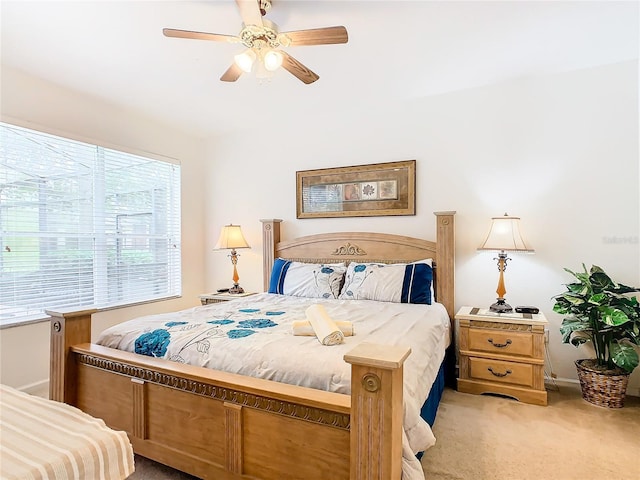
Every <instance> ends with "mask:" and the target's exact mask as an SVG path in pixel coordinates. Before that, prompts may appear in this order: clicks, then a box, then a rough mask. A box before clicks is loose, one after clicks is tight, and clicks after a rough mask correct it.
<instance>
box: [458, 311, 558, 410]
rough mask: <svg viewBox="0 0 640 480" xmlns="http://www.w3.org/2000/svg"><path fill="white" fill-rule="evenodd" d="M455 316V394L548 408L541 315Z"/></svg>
mask: <svg viewBox="0 0 640 480" xmlns="http://www.w3.org/2000/svg"><path fill="white" fill-rule="evenodd" d="M455 318H456V320H457V321H458V326H459V338H460V374H459V377H458V391H460V392H465V393H475V394H480V393H497V394H501V395H507V396H510V397H514V398H516V399H518V400H520V401H521V402H525V403H533V404H536V405H546V404H547V391H546V390H545V387H544V357H545V342H544V338H545V337H544V329H545V326H546V325H547V323H548V322H547V319H546V318H545V316H544V314H542V313H538V314H528V313H501V314H498V313H493V312H490V311H489V309H483V308H472V307H462V308H461V309H460V310H459V311H458V313H457V314H456V317H455Z"/></svg>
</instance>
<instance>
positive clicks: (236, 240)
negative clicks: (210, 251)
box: [213, 224, 249, 295]
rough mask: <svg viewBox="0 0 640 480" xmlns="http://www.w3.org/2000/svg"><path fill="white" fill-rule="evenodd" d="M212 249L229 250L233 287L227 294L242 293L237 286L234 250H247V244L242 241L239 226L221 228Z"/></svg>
mask: <svg viewBox="0 0 640 480" xmlns="http://www.w3.org/2000/svg"><path fill="white" fill-rule="evenodd" d="M213 248H214V250H225V249H227V250H228V249H231V253H230V254H229V256H230V257H231V263H232V264H233V287H231V288H230V289H229V293H230V294H232V295H233V294H237V293H244V289H243V288H242V287H241V286H240V285H239V284H238V280H240V277H239V276H238V269H237V268H236V265H237V264H238V254H237V253H236V248H249V244H248V243H247V241H246V240H245V239H244V235H242V230H241V229H240V225H233V224H230V225H225V226H224V227H222V231H221V232H220V238H218V243H216V246H215V247H213Z"/></svg>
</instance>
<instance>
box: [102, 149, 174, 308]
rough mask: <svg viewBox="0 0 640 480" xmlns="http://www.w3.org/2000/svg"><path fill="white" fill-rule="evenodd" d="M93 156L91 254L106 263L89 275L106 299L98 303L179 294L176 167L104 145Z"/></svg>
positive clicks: (139, 299) (140, 299) (118, 302)
mask: <svg viewBox="0 0 640 480" xmlns="http://www.w3.org/2000/svg"><path fill="white" fill-rule="evenodd" d="M98 157H99V160H98V163H99V164H100V165H102V166H103V168H101V172H100V173H101V174H102V175H103V176H104V185H105V194H104V204H103V205H102V206H101V209H102V212H101V216H102V218H99V219H98V222H97V223H98V225H97V227H96V228H103V229H104V237H102V238H103V243H102V244H101V245H99V248H97V249H96V250H97V252H96V253H97V254H98V255H99V256H104V257H106V262H104V263H103V264H102V266H103V267H104V269H103V270H101V271H99V272H95V275H96V281H97V282H100V283H104V286H105V287H106V288H101V289H98V292H100V293H104V295H105V296H106V297H107V298H100V302H99V303H100V304H106V305H114V304H120V303H122V302H123V301H134V302H135V301H144V300H147V299H150V298H158V297H163V296H169V295H174V294H179V293H180V209H179V205H180V202H179V198H180V192H179V167H178V166H177V165H172V164H168V163H164V162H158V161H155V160H150V159H148V158H143V157H136V156H133V155H129V154H124V153H122V152H116V151H114V150H107V149H104V150H103V151H102V152H100V155H99V156H98ZM105 292H106V293H105Z"/></svg>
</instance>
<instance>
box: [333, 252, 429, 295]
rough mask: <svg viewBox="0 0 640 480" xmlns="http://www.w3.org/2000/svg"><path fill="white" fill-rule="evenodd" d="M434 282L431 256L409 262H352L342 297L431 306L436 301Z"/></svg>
mask: <svg viewBox="0 0 640 480" xmlns="http://www.w3.org/2000/svg"><path fill="white" fill-rule="evenodd" d="M432 284H433V269H432V267H431V261H430V259H427V260H425V261H421V262H413V263H409V264H407V263H394V264H381V263H356V262H352V263H350V264H349V267H348V268H347V274H346V277H345V281H344V286H343V287H342V291H341V293H340V296H339V297H338V298H340V299H343V300H377V301H381V302H395V303H422V304H428V305H430V304H431V302H432V301H433V290H432Z"/></svg>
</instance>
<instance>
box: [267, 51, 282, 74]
mask: <svg viewBox="0 0 640 480" xmlns="http://www.w3.org/2000/svg"><path fill="white" fill-rule="evenodd" d="M282 60H283V58H282V53H280V52H279V51H278V50H269V51H267V52H266V53H265V54H264V68H266V69H267V70H269V71H270V72H274V71H276V70H277V69H278V68H280V66H281V65H282Z"/></svg>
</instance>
